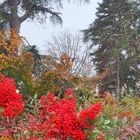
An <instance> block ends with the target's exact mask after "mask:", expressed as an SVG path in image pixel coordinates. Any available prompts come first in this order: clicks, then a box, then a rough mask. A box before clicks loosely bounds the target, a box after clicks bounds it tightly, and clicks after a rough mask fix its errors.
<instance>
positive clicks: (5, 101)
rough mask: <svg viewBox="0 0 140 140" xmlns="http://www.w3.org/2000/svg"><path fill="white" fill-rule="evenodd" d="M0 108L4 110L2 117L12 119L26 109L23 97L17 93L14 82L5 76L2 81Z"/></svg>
mask: <svg viewBox="0 0 140 140" xmlns="http://www.w3.org/2000/svg"><path fill="white" fill-rule="evenodd" d="M0 107H2V108H3V109H4V110H3V112H2V116H3V117H10V118H13V117H15V116H17V115H19V114H20V113H21V112H22V111H23V109H24V107H23V103H22V95H21V94H18V93H17V92H16V87H15V85H14V80H13V79H11V78H5V77H4V76H1V79H0Z"/></svg>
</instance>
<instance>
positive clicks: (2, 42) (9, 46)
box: [0, 30, 20, 70]
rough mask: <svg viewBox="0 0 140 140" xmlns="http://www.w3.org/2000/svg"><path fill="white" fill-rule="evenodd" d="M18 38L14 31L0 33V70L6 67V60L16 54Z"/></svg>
mask: <svg viewBox="0 0 140 140" xmlns="http://www.w3.org/2000/svg"><path fill="white" fill-rule="evenodd" d="M19 42H20V37H19V36H18V35H17V33H16V31H15V30H11V31H9V32H8V31H0V62H1V63H0V70H3V69H4V67H5V66H6V65H7V61H8V59H11V56H14V55H15V54H16V51H17V49H18V47H19Z"/></svg>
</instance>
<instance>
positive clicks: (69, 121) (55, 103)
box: [40, 89, 102, 140]
mask: <svg viewBox="0 0 140 140" xmlns="http://www.w3.org/2000/svg"><path fill="white" fill-rule="evenodd" d="M41 104H42V110H41V114H40V116H41V117H42V119H45V117H46V115H49V116H50V117H49V120H48V121H47V123H46V126H47V127H48V128H52V129H48V130H47V131H46V138H59V139H63V140H65V139H67V138H73V139H77V140H84V139H85V138H86V137H87V134H86V133H85V132H84V130H85V129H88V128H90V127H91V125H90V124H88V123H87V122H86V119H90V120H95V119H96V117H97V115H98V114H99V113H100V112H101V108H102V106H101V104H100V103H97V104H94V105H93V106H92V107H91V108H89V109H87V110H86V109H85V110H83V111H81V112H79V113H77V112H76V109H77V107H76V100H75V98H74V97H73V95H72V89H68V90H67V93H66V95H65V98H63V99H59V98H56V97H55V96H54V94H53V93H50V94H49V95H48V97H45V96H42V98H41ZM52 126H53V127H52Z"/></svg>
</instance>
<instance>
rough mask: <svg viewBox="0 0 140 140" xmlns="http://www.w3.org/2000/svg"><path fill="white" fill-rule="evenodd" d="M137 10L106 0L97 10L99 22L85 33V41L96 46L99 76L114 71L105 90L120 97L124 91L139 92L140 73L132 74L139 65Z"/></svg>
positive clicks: (120, 0) (117, 0) (123, 0)
mask: <svg viewBox="0 0 140 140" xmlns="http://www.w3.org/2000/svg"><path fill="white" fill-rule="evenodd" d="M137 10H138V9H137V4H136V3H134V2H130V1H129V0H103V2H102V3H100V4H99V7H98V8H97V12H96V16H97V18H96V19H95V21H94V22H93V23H92V24H91V25H90V27H89V28H88V29H87V30H84V36H85V41H88V40H90V41H92V42H93V46H92V48H93V53H92V54H91V55H92V56H93V62H94V63H95V65H96V70H97V72H102V71H104V69H106V68H111V72H110V74H109V75H108V76H107V77H106V78H105V79H104V80H103V81H101V88H102V90H111V89H112V90H113V91H115V93H116V97H119V94H120V92H121V89H122V88H125V89H127V90H129V89H132V88H135V87H136V84H137V82H138V81H139V78H138V77H137V76H136V75H137V72H136V71H135V72H134V71H133V70H132V67H133V68H134V69H135V68H136V69H137V65H138V62H137V58H136V56H137V54H136V52H137V53H139V52H138V50H139V33H138V30H137V29H138V28H137V27H136V25H137V21H138V19H139V17H138V16H137V13H136V12H137ZM136 42H137V43H136ZM134 61H135V62H134ZM132 83H133V84H132Z"/></svg>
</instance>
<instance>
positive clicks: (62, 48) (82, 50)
mask: <svg viewBox="0 0 140 140" xmlns="http://www.w3.org/2000/svg"><path fill="white" fill-rule="evenodd" d="M89 47H90V45H89V44H86V45H85V44H84V43H83V42H82V40H81V38H80V35H79V34H76V35H74V34H72V33H70V32H69V31H65V32H61V33H60V34H59V35H56V36H54V37H53V39H52V41H51V42H49V43H48V53H49V54H50V55H51V56H52V57H54V58H55V59H56V60H59V59H60V58H61V56H62V54H64V53H66V54H68V55H69V57H70V58H71V62H72V69H71V73H73V74H81V75H84V76H89V75H90V74H91V72H92V70H93V65H92V62H91V60H90V57H89V54H90V51H89Z"/></svg>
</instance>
